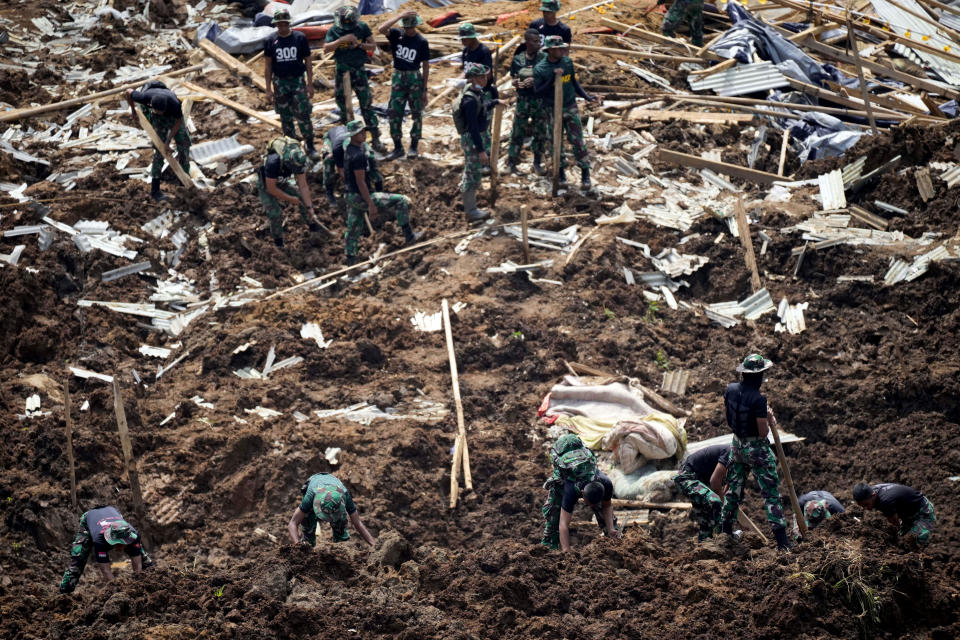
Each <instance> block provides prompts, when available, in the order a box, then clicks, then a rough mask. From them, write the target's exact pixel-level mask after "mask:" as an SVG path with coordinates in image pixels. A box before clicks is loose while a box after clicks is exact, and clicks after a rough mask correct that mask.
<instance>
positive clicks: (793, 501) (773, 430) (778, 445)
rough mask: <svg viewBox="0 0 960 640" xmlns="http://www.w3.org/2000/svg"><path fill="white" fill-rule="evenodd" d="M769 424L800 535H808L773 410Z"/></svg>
mask: <svg viewBox="0 0 960 640" xmlns="http://www.w3.org/2000/svg"><path fill="white" fill-rule="evenodd" d="M767 424H769V425H770V433H772V434H773V443H774V445H776V449H777V459H778V460H779V461H780V468H781V469H783V479H784V481H786V483H787V492H788V493H787V495H788V497H789V498H790V507H791V508H792V509H793V513H794V515H796V516H797V527H799V529H800V535H801V536H802V537H804V538H806V537H807V523H806V521H805V520H804V519H803V510H802V509H800V502H799V501H798V500H797V492H796V490H795V489H794V488H793V476H791V475H790V465H788V464H787V457H786V456H785V455H783V445H782V444H781V443H780V432H779V431H777V419H776V418H775V417H774V416H773V412H769V413H768V415H767Z"/></svg>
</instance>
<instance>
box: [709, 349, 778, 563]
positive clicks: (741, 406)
mask: <svg viewBox="0 0 960 640" xmlns="http://www.w3.org/2000/svg"><path fill="white" fill-rule="evenodd" d="M772 366H773V363H772V362H770V361H769V360H767V359H766V358H764V357H763V356H761V355H760V354H757V353H754V354H752V355H749V356H747V357H746V359H744V361H743V362H742V363H741V364H740V366H738V367H737V371H738V372H739V373H741V374H742V379H741V381H740V382H733V383H731V384H730V385H729V386H727V390H726V391H725V392H724V394H723V403H724V405H725V407H726V414H727V425H728V426H729V427H730V430H731V431H733V442H732V443H731V445H730V465H729V466H728V467H727V483H728V488H727V493H726V494H725V495H724V497H723V510H722V511H721V515H720V529H721V531H723V532H724V533H726V534H727V535H728V536H730V538H731V539H733V521H734V520H735V519H736V517H737V509H739V507H740V503H741V502H743V489H744V485H745V484H746V481H747V476H748V475H749V473H750V472H751V471H753V475H754V477H755V478H756V479H757V484H758V485H759V486H760V493H761V495H763V506H764V509H765V510H766V512H767V521H768V522H769V523H770V528H771V529H772V530H773V535H774V537H775V538H776V540H777V548H778V549H779V550H781V551H789V550H790V542H789V540H787V521H786V520H785V519H784V517H783V504H782V503H781V501H780V479H779V477H778V476H777V459H776V458H775V457H774V455H773V450H771V449H770V443H769V442H768V441H767V434H768V433H769V432H770V425H769V423H768V420H769V421H772V422H773V424H776V419H775V418H774V415H773V411H771V410H770V409H769V408H768V407H767V398H766V397H765V396H764V395H763V394H762V393H760V385H761V384H762V383H763V372H764V371H766V370H767V369H769V368H770V367H772Z"/></svg>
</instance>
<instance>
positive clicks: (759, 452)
mask: <svg viewBox="0 0 960 640" xmlns="http://www.w3.org/2000/svg"><path fill="white" fill-rule="evenodd" d="M751 471H753V475H754V477H755V478H756V479H757V485H759V487H760V495H762V496H763V507H764V509H765V510H766V512H767V521H768V522H769V523H770V528H771V529H773V530H774V531H776V530H777V529H786V527H787V521H786V520H785V519H784V517H783V504H782V503H781V502H780V479H779V477H778V476H777V459H776V457H774V455H773V450H772V449H770V443H769V442H767V440H766V438H755V439H754V438H751V439H748V440H743V441H741V440H740V439H738V438H737V437H736V436H734V437H733V443H732V444H731V445H730V464H729V466H727V484H728V485H729V486H728V488H727V493H726V495H724V496H723V510H722V512H721V515H720V523H721V526H724V525H728V524H732V523H733V521H734V520H736V518H737V510H738V509H739V508H740V503H741V502H743V489H744V486H745V485H746V482H747V476H748V475H749V473H750V472H751Z"/></svg>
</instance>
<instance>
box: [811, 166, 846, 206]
mask: <svg viewBox="0 0 960 640" xmlns="http://www.w3.org/2000/svg"><path fill="white" fill-rule="evenodd" d="M817 183H819V185H820V202H821V203H822V206H823V210H824V211H832V210H834V209H843V208H845V207H846V206H847V196H846V195H845V194H844V193H843V173H842V172H841V171H840V169H834V170H833V171H831V172H830V173H824V174H823V175H819V176H817Z"/></svg>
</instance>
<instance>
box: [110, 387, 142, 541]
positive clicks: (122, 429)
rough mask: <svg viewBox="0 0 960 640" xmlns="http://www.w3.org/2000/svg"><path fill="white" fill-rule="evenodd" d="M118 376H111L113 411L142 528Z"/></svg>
mask: <svg viewBox="0 0 960 640" xmlns="http://www.w3.org/2000/svg"><path fill="white" fill-rule="evenodd" d="M118 378H119V376H118V375H114V376H113V411H114V413H116V414H117V432H118V433H119V434H120V446H121V448H122V449H123V460H124V462H125V463H126V467H127V477H128V478H129V480H130V491H131V493H132V494H133V508H134V511H136V514H137V517H138V518H140V524H141V526H143V524H144V522H143V518H144V510H143V494H142V493H141V492H140V475H139V474H138V473H137V463H136V461H135V460H134V459H133V445H131V444H130V432H129V431H128V430H127V412H126V410H125V409H124V408H123V397H122V396H121V395H120V383H119V382H118V381H117V379H118Z"/></svg>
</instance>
